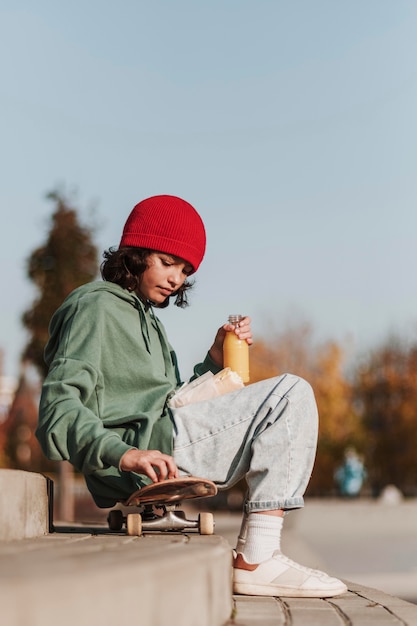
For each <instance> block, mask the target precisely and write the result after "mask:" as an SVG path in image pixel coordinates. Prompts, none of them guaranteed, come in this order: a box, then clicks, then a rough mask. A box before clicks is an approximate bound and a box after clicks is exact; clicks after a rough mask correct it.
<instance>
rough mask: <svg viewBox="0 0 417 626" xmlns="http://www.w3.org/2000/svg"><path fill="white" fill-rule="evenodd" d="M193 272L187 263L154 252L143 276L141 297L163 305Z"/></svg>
mask: <svg viewBox="0 0 417 626" xmlns="http://www.w3.org/2000/svg"><path fill="white" fill-rule="evenodd" d="M192 271H193V268H192V266H191V265H190V263H188V262H187V261H184V260H183V259H180V258H179V257H176V256H171V255H170V254H165V253H164V252H152V253H151V254H150V255H149V257H148V267H147V268H146V270H145V271H144V272H143V274H142V278H141V283H140V288H139V295H140V296H141V297H142V298H143V299H144V300H150V301H151V302H154V303H155V304H162V303H163V302H164V301H165V300H166V299H167V298H168V297H169V296H171V295H172V294H173V293H174V292H175V291H177V290H178V289H179V288H180V287H181V286H182V285H183V284H184V281H185V280H186V278H187V276H189V275H190V274H191V272H192Z"/></svg>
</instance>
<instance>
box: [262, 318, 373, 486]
mask: <svg viewBox="0 0 417 626" xmlns="http://www.w3.org/2000/svg"><path fill="white" fill-rule="evenodd" d="M343 366H344V352H343V350H342V348H341V347H340V346H339V345H337V344H336V343H335V342H332V341H329V342H326V343H324V344H323V345H319V346H317V345H314V343H313V333H312V329H311V327H310V326H309V324H307V323H300V324H298V325H297V324H295V325H290V326H288V327H285V328H283V329H282V330H281V332H280V333H279V334H277V333H275V332H274V331H270V332H269V333H268V339H267V340H266V339H261V340H259V341H256V342H255V344H254V346H253V347H252V348H251V382H256V381H257V380H262V379H265V378H268V377H270V376H277V375H279V374H283V373H285V372H290V373H292V374H296V375H297V376H301V377H302V378H305V379H306V380H307V381H308V382H309V383H310V384H311V386H312V387H313V390H314V393H315V397H316V401H317V406H318V410H319V416H320V421H319V438H318V447H317V456H316V462H315V466H314V470H313V474H312V477H311V480H310V484H309V487H308V494H310V495H311V494H314V495H322V494H329V493H331V492H332V491H334V488H335V483H334V473H335V471H336V468H337V467H338V466H339V464H340V462H341V459H343V455H344V451H345V449H346V448H347V447H348V446H355V447H356V448H358V449H359V450H361V448H362V440H363V433H362V426H361V421H360V419H359V417H358V415H357V412H356V411H355V410H354V405H353V401H352V385H351V384H350V382H349V381H348V379H347V376H346V375H345V373H344V371H343Z"/></svg>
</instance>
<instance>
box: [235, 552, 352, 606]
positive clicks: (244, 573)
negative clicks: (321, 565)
mask: <svg viewBox="0 0 417 626" xmlns="http://www.w3.org/2000/svg"><path fill="white" fill-rule="evenodd" d="M346 591H347V587H346V585H345V584H344V583H343V582H342V581H341V580H338V579H337V578H331V577H330V576H328V575H327V574H325V573H324V572H320V571H319V570H315V569H310V568H309V567H304V566H303V565H299V564H298V563H295V562H294V561H292V560H291V559H289V558H288V557H286V556H284V555H283V554H282V553H281V552H275V553H274V556H273V557H272V558H271V559H268V560H267V561H264V562H263V563H260V564H259V565H258V566H257V567H256V568H255V569H253V570H246V569H240V568H237V567H235V568H234V569H233V592H234V593H240V594H243V595H246V596H286V597H288V598H331V597H332V596H338V595H340V594H341V593H346Z"/></svg>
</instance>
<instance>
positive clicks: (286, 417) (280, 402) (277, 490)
mask: <svg viewBox="0 0 417 626" xmlns="http://www.w3.org/2000/svg"><path fill="white" fill-rule="evenodd" d="M172 414H173V420H174V431H175V433H174V451H173V456H174V459H175V461H176V463H177V465H178V468H179V470H180V472H181V473H186V474H192V475H194V476H203V477H204V478H208V479H210V480H213V481H214V482H215V483H216V484H217V485H218V488H219V489H221V490H222V489H228V488H230V487H231V486H232V485H234V484H235V483H237V482H238V481H239V480H241V479H242V478H245V479H246V482H247V485H248V493H247V497H246V501H245V512H246V513H250V512H251V511H265V510H273V509H283V510H289V509H297V508H300V507H302V506H303V505H304V499H303V494H304V491H305V489H306V487H307V484H308V481H309V480H310V476H311V472H312V469H313V464H314V459H315V454H316V447H317V432H318V419H317V406H316V402H315V399H314V394H313V391H312V389H311V386H310V385H309V384H308V383H307V382H306V381H305V380H303V379H302V378H298V377H296V376H293V375H292V374H284V375H283V376H278V377H276V378H269V379H267V380H263V381H261V382H258V383H254V384H252V385H248V386H247V387H244V388H243V389H239V390H238V391H234V392H232V393H229V394H226V395H224V396H220V397H218V398H214V399H212V400H206V401H204V402H198V403H196V404H191V405H188V406H185V407H181V408H178V409H173V411H172Z"/></svg>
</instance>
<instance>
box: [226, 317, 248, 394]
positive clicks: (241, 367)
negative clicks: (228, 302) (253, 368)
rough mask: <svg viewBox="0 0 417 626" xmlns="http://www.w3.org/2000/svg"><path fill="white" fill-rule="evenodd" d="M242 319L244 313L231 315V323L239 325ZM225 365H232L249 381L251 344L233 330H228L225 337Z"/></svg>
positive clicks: (242, 377)
mask: <svg viewBox="0 0 417 626" xmlns="http://www.w3.org/2000/svg"><path fill="white" fill-rule="evenodd" d="M242 319H243V315H229V324H233V325H234V326H237V325H238V324H239V322H240V320H242ZM223 367H230V369H231V370H233V371H234V372H236V373H237V374H239V376H240V377H241V379H242V380H243V382H244V383H248V382H249V380H250V378H249V346H248V344H247V342H246V341H245V340H244V339H239V337H238V336H237V335H235V333H234V332H233V331H229V332H227V333H226V337H225V338H224V342H223Z"/></svg>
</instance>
